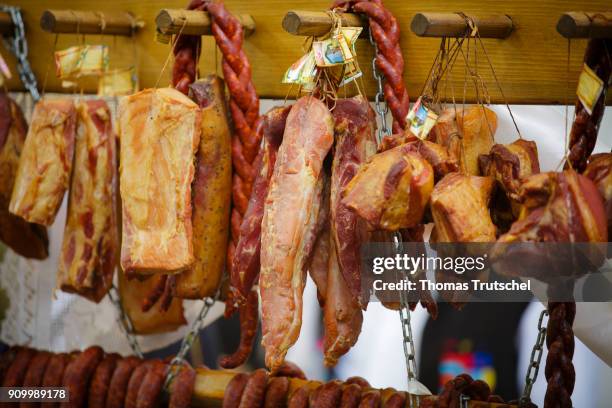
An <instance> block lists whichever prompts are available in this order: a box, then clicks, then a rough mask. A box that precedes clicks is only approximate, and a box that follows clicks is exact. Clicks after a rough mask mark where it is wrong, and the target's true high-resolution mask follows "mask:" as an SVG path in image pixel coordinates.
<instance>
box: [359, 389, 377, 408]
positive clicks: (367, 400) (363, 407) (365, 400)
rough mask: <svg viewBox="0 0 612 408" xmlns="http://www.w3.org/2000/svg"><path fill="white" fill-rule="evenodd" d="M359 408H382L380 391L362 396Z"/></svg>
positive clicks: (373, 391) (368, 392)
mask: <svg viewBox="0 0 612 408" xmlns="http://www.w3.org/2000/svg"><path fill="white" fill-rule="evenodd" d="M359 408H380V391H378V390H371V391H366V392H364V393H363V394H362V396H361V401H360V402H359Z"/></svg>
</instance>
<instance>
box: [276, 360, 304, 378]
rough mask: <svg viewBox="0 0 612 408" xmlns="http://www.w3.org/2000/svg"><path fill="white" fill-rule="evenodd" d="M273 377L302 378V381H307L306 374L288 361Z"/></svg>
mask: <svg viewBox="0 0 612 408" xmlns="http://www.w3.org/2000/svg"><path fill="white" fill-rule="evenodd" d="M273 375H274V376H275V377H290V378H300V379H302V380H305V379H306V374H304V371H302V369H301V368H300V367H298V366H297V364H295V363H292V362H291V361H287V360H285V361H284V362H283V365H281V366H280V367H279V369H278V370H276V372H275V373H274V374H273Z"/></svg>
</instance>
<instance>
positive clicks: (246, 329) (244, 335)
mask: <svg viewBox="0 0 612 408" xmlns="http://www.w3.org/2000/svg"><path fill="white" fill-rule="evenodd" d="M239 310H240V344H239V345H238V349H237V350H236V351H235V352H234V354H230V355H228V356H224V357H222V358H221V360H220V361H219V364H220V365H221V367H223V368H235V367H238V366H240V365H242V364H244V363H245V362H246V360H247V359H248V358H249V355H250V354H251V350H252V349H253V341H254V340H255V335H256V334H257V322H258V320H259V297H258V296H257V291H255V290H251V292H250V293H249V296H248V298H247V301H246V303H245V304H244V305H242V306H240V308H239Z"/></svg>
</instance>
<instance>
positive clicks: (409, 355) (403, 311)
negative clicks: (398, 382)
mask: <svg viewBox="0 0 612 408" xmlns="http://www.w3.org/2000/svg"><path fill="white" fill-rule="evenodd" d="M393 242H394V244H395V250H396V251H395V252H396V253H400V252H401V251H400V249H401V246H402V236H401V235H400V233H399V232H396V233H394V234H393ZM402 279H408V275H407V273H406V270H402ZM408 303H409V302H408V295H407V294H406V291H404V290H401V291H400V308H399V317H400V322H401V325H402V337H403V342H402V345H403V347H404V358H405V360H406V371H407V373H408V388H409V389H411V387H410V385H411V383H418V379H417V378H418V374H417V365H416V348H415V347H414V336H413V335H412V323H411V319H410V318H411V312H410V306H409V304H408ZM408 398H409V401H408V402H409V404H408V406H409V407H410V408H414V407H415V406H418V405H419V402H418V398H419V397H418V396H416V401H415V396H414V395H413V394H409V395H408Z"/></svg>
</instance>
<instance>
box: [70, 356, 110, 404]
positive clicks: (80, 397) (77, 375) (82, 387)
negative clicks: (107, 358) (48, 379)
mask: <svg viewBox="0 0 612 408" xmlns="http://www.w3.org/2000/svg"><path fill="white" fill-rule="evenodd" d="M103 357H104V351H103V350H102V349H101V348H100V347H98V346H93V347H89V348H87V349H85V350H84V351H83V352H81V353H80V354H79V355H78V356H76V357H75V358H74V359H73V360H72V361H70V363H68V366H66V370H65V371H64V378H63V380H62V382H63V385H64V387H66V389H67V391H68V394H69V395H70V401H69V402H62V403H60V406H61V407H65V408H79V407H83V406H85V404H86V402H87V391H88V390H89V382H90V380H91V377H92V376H93V373H94V371H95V370H96V367H97V366H98V364H100V361H102V358H103Z"/></svg>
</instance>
